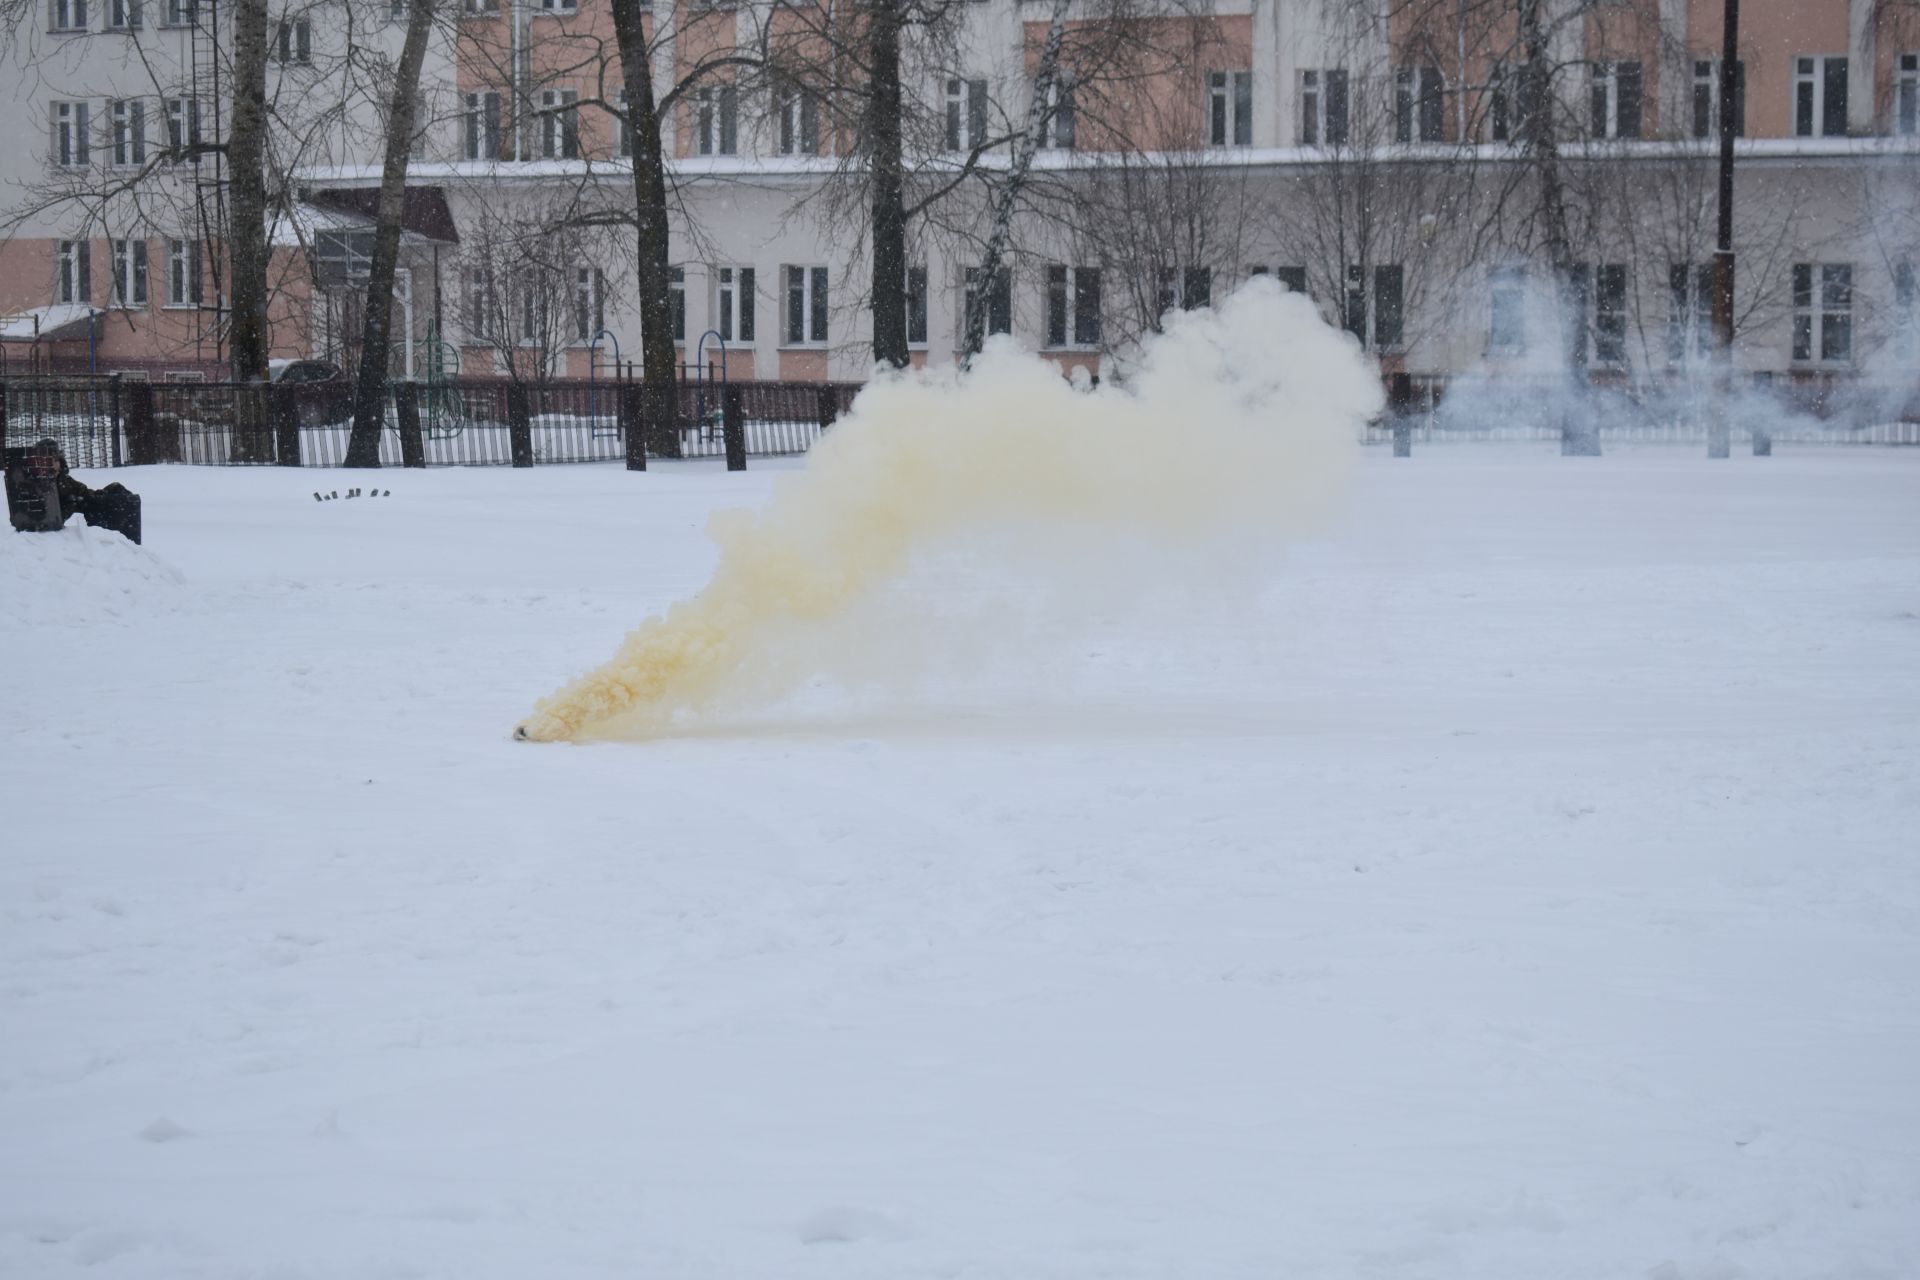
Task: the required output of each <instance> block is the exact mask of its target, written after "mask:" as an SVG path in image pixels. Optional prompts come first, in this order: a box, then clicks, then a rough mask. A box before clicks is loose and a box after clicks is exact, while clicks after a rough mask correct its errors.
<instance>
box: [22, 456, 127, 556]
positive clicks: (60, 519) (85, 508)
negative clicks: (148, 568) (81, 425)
mask: <svg viewBox="0 0 1920 1280" xmlns="http://www.w3.org/2000/svg"><path fill="white" fill-rule="evenodd" d="M7 515H8V517H9V518H10V519H11V520H12V523H13V527H14V528H16V529H19V530H21V531H23V532H28V533H34V532H51V531H53V530H56V529H59V528H61V527H62V526H64V525H65V524H66V522H67V519H68V517H70V516H76V515H77V516H80V517H81V518H82V519H84V520H85V521H86V522H87V523H88V524H90V525H93V526H94V527H96V528H101V529H111V530H113V531H114V532H116V533H119V534H121V535H123V536H124V537H126V539H127V540H128V541H130V542H138V541H140V497H139V495H138V494H136V493H134V492H133V491H131V490H130V489H128V488H127V487H126V486H125V485H121V484H117V483H116V484H110V485H107V486H106V487H105V488H102V489H92V488H88V487H87V486H86V485H84V484H82V483H81V482H80V481H79V480H78V479H76V478H75V477H74V475H73V473H72V472H71V471H69V470H68V469H67V459H66V456H65V455H64V454H62V453H61V451H60V445H59V444H58V442H56V441H53V440H42V441H40V442H39V443H38V444H35V445H31V446H29V447H27V448H24V449H9V450H7Z"/></svg>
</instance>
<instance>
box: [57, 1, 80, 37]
mask: <svg viewBox="0 0 1920 1280" xmlns="http://www.w3.org/2000/svg"><path fill="white" fill-rule="evenodd" d="M47 25H48V26H49V27H51V28H52V29H53V30H55V31H85V30H86V29H87V0H52V3H51V6H50V11H49V15H48V20H47Z"/></svg>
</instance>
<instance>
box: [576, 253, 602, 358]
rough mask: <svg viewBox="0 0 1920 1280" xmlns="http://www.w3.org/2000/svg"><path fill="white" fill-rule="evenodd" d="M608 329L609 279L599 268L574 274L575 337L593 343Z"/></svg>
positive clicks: (591, 268) (581, 270) (581, 269)
mask: <svg viewBox="0 0 1920 1280" xmlns="http://www.w3.org/2000/svg"><path fill="white" fill-rule="evenodd" d="M606 327H607V277H606V276H605V274H603V273H602V272H601V270H600V268H598V267H576V268H574V272H573V336H574V337H575V338H577V339H579V340H580V341H581V342H592V341H593V340H594V338H595V337H597V336H598V335H599V333H600V331H601V330H602V329H604V328H606Z"/></svg>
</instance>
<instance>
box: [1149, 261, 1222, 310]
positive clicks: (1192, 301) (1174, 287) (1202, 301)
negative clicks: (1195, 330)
mask: <svg viewBox="0 0 1920 1280" xmlns="http://www.w3.org/2000/svg"><path fill="white" fill-rule="evenodd" d="M1159 304H1160V305H1159V313H1160V314H1161V315H1165V314H1166V313H1167V312H1169V311H1198V310H1199V309H1200V308H1202V307H1210V306H1212V305H1213V268H1212V267H1186V268H1184V269H1183V268H1180V267H1162V268H1160V293H1159Z"/></svg>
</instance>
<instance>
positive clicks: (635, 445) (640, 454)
mask: <svg viewBox="0 0 1920 1280" xmlns="http://www.w3.org/2000/svg"><path fill="white" fill-rule="evenodd" d="M620 435H621V438H622V439H623V440H624V441H625V442H626V446H627V470H629V471H645V470H646V469H647V432H646V415H645V412H644V409H643V406H642V404H641V401H640V386H639V384H638V383H634V382H622V383H621V384H620Z"/></svg>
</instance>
